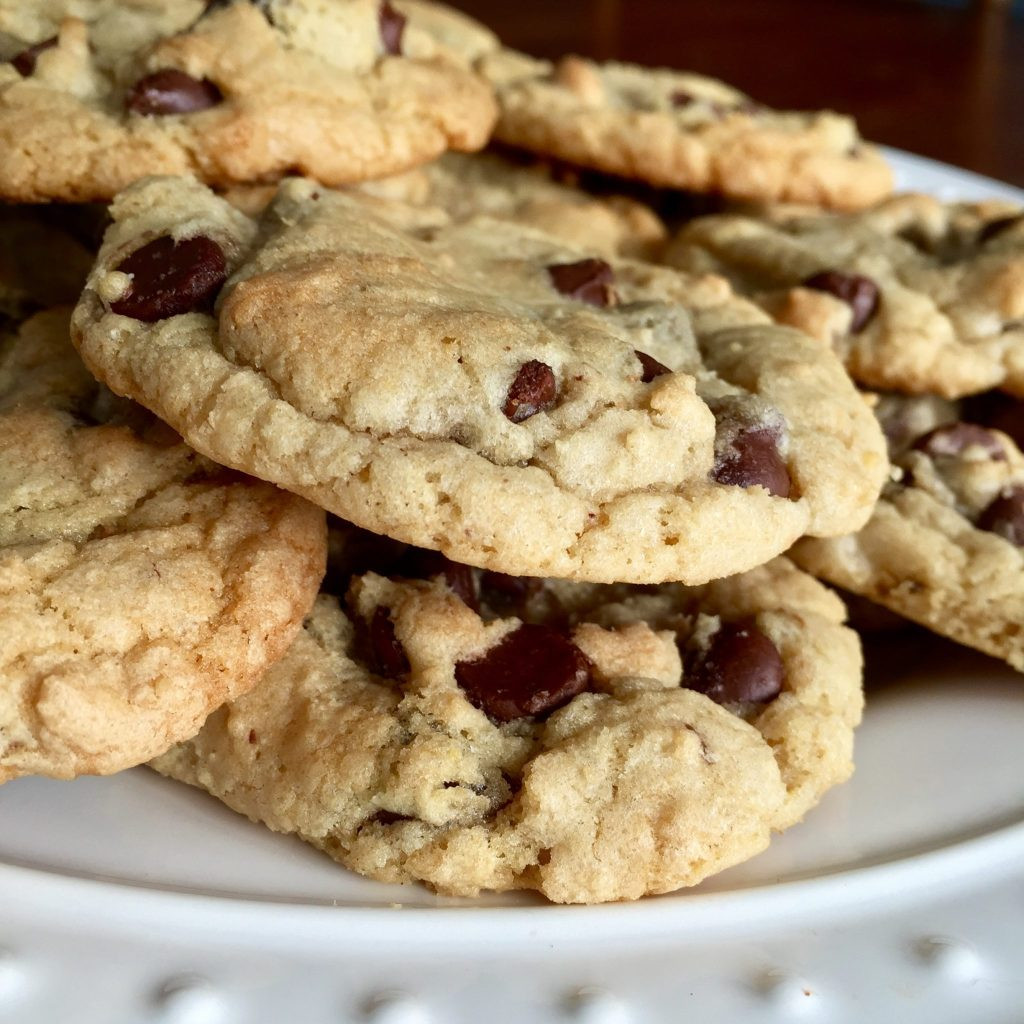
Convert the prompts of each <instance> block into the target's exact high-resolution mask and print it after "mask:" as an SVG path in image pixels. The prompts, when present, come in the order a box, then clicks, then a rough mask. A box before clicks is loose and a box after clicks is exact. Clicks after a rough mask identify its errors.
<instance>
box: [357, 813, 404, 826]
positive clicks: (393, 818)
mask: <svg viewBox="0 0 1024 1024" xmlns="http://www.w3.org/2000/svg"><path fill="white" fill-rule="evenodd" d="M400 821H412V818H410V817H409V815H408V814H396V813H395V812H394V811H378V812H377V813H376V814H375V815H374V816H373V817H372V818H369V819H367V822H364V824H367V823H368V822H373V823H374V824H375V825H395V824H397V823H398V822H400Z"/></svg>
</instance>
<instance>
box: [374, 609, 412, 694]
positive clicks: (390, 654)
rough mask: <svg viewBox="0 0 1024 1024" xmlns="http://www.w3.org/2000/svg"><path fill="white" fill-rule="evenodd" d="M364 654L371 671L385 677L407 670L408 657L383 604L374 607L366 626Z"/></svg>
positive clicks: (389, 614)
mask: <svg viewBox="0 0 1024 1024" xmlns="http://www.w3.org/2000/svg"><path fill="white" fill-rule="evenodd" d="M365 654H366V655H367V660H368V661H369V662H370V667H371V668H372V669H373V671H374V672H376V673H377V675H379V676H384V677H385V678H386V679H397V678H398V677H399V676H402V675H405V673H406V672H408V671H409V659H408V658H407V657H406V656H405V651H404V650H403V649H402V645H401V644H400V643H399V641H398V637H397V636H395V624H394V623H393V622H392V621H391V612H390V611H388V609H387V608H385V607H384V606H383V605H378V606H377V607H376V608H375V609H374V611H373V618H371V619H370V622H369V625H368V626H367V627H366V635H365Z"/></svg>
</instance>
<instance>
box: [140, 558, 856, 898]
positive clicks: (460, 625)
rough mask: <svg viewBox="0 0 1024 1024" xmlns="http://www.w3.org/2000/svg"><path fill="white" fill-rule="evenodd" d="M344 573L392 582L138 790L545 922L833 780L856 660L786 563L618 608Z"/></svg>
mask: <svg viewBox="0 0 1024 1024" xmlns="http://www.w3.org/2000/svg"><path fill="white" fill-rule="evenodd" d="M343 546H344V545H343ZM432 560H433V561H432ZM342 561H343V562H344V561H346V559H345V558H344V557H343V558H342ZM360 561H362V562H363V564H365V563H366V562H367V561H369V562H372V563H374V564H376V565H378V567H381V565H382V563H383V564H385V565H389V569H388V571H389V573H390V574H391V575H392V576H395V577H396V578H394V579H389V578H386V577H385V576H382V575H378V574H377V573H374V572H366V573H364V574H361V575H360V574H357V575H355V576H352V577H351V579H350V581H349V583H348V586H347V597H346V599H345V603H344V604H345V608H346V611H342V610H340V609H339V607H338V604H337V603H336V600H335V598H333V597H327V596H324V597H322V598H321V599H320V601H319V602H318V604H317V606H316V608H315V609H314V612H313V614H312V615H311V616H310V618H309V619H308V620H307V622H306V627H305V630H304V632H303V634H302V635H301V636H300V637H299V639H297V640H296V642H295V644H294V645H293V647H292V649H291V651H290V652H289V654H288V655H287V656H286V657H285V659H284V660H282V661H281V662H280V663H279V664H278V665H277V666H276V667H275V668H274V669H272V670H271V671H270V673H268V675H267V678H266V680H265V681H264V682H263V683H262V684H261V685H260V686H259V687H257V688H256V689H255V690H253V691H252V692H251V693H250V694H248V695H247V696H245V697H243V698H241V699H239V700H238V701H235V702H233V703H232V704H229V705H227V706H226V707H224V708H222V709H220V710H219V711H217V712H215V713H214V714H213V715H212V716H211V717H210V719H209V720H208V721H207V723H206V725H205V726H204V728H203V730H202V731H201V732H200V733H199V735H198V736H196V737H195V738H194V739H193V740H191V741H189V742H186V743H183V744H181V745H179V746H178V747H176V748H174V749H172V750H171V751H169V752H168V753H167V754H165V755H163V756H162V757H160V758H158V759H156V760H155V761H154V762H152V763H151V764H152V767H154V768H156V769H157V771H160V772H162V773H163V774H165V775H169V776H172V777H174V778H176V779H180V780H182V781H184V782H188V783H190V784H192V785H195V786H199V787H201V788H203V789H205V790H207V791H209V792H210V793H212V794H213V795H214V796H216V797H218V798H219V799H221V800H223V801H224V802H225V803H227V804H228V806H230V807H232V808H233V809H234V810H236V811H239V812H241V813H243V814H246V815H248V816H249V817H250V818H252V819H254V820H256V821H261V822H264V823H266V824H267V825H269V826H270V827H271V828H272V829H274V830H276V831H280V832H286V833H294V834H296V835H298V836H299V837H300V838H302V839H304V840H305V841H306V842H309V843H312V844H313V845H314V846H316V847H318V848H320V849H321V850H323V851H324V852H326V853H328V854H329V855H330V856H332V857H333V858H335V859H336V860H338V861H340V862H341V863H342V864H344V865H346V866H348V867H350V868H352V869H354V870H356V871H358V872H360V873H362V874H365V875H368V876H370V877H371V878H376V879H379V880H382V881H387V882H408V881H423V882H426V883H427V884H428V885H429V886H431V887H432V888H434V889H436V890H437V891H438V892H441V893H446V894H453V895H464V896H474V895H477V894H478V893H479V892H480V891H481V890H498V891H503V890H508V889H536V890H538V891H540V892H541V893H543V894H544V895H545V896H547V897H548V898H549V899H551V900H553V901H555V902H560V903H594V902H602V901H607V900H623V899H636V898H639V897H640V896H643V895H645V894H648V893H658V892H668V891H671V890H674V889H677V888H680V887H682V886H686V885H693V884H696V883H697V882H699V881H700V880H701V879H702V878H705V877H707V876H708V875H710V874H712V873H714V872H717V871H720V870H722V869H723V868H725V867H728V866H729V865H731V864H735V863H738V862H739V861H741V860H744V859H747V858H749V857H751V856H753V855H754V854H756V853H758V852H759V851H760V850H762V849H763V848H764V847H765V846H766V845H767V843H768V840H769V836H770V833H771V831H772V830H778V829H782V828H785V827H787V826H788V825H790V824H792V823H793V822H795V821H797V820H799V818H800V817H801V816H802V815H803V814H804V813H805V812H806V810H807V809H808V808H809V807H811V806H812V805H813V804H814V803H816V802H817V801H818V799H819V798H820V797H821V795H822V793H823V792H824V791H825V790H826V789H827V788H828V787H830V786H832V785H834V784H836V783H838V782H841V781H843V780H844V779H845V778H847V777H848V776H849V774H850V771H851V770H852V763H851V760H850V755H851V749H852V735H853V728H854V726H855V725H856V723H857V721H858V720H859V718H860V712H861V703H862V698H861V689H860V672H861V661H860V649H859V646H858V642H857V638H856V636H855V634H854V633H853V632H852V631H851V630H849V629H847V628H845V627H844V626H842V625H841V621H842V617H843V610H842V605H841V603H840V602H839V600H838V599H837V598H836V597H835V596H834V595H833V594H831V593H829V592H828V591H826V590H825V588H823V587H822V586H820V585H819V584H817V583H816V582H815V581H814V580H812V579H811V578H810V577H808V576H805V575H804V574H802V573H800V572H798V571H797V570H796V569H795V568H794V567H793V566H792V565H791V564H790V563H788V562H786V561H785V560H784V559H778V560H776V561H774V562H772V563H770V564H769V565H767V566H762V567H761V568H759V569H756V570H754V571H753V572H752V573H749V574H747V575H745V576H740V577H735V578H733V579H731V580H725V581H720V582H718V583H714V584H711V585H709V586H708V587H706V588H693V589H688V588H685V587H679V586H675V585H668V586H664V587H660V588H643V589H637V588H632V587H627V586H616V587H600V586H594V585H587V584H571V583H565V582H564V581H562V582H558V581H545V580H539V579H520V578H514V577H508V576H502V575H500V574H493V573H486V572H485V573H481V572H479V571H477V570H470V569H469V568H468V567H466V566H461V565H457V564H455V563H451V562H446V561H445V560H444V559H443V558H439V556H437V555H436V554H434V553H432V552H425V551H408V550H402V549H401V546H400V545H391V546H390V549H389V547H388V543H387V542H386V541H384V540H383V539H381V538H377V539H376V540H375V541H374V543H373V545H372V546H371V548H370V550H369V552H368V553H367V552H365V551H364V552H362V553H357V555H356V557H355V558H354V559H352V558H349V559H348V560H347V565H346V567H345V568H344V569H338V571H336V572H335V574H334V575H333V576H329V580H330V581H331V582H332V583H333V584H335V585H336V586H342V587H343V586H345V581H346V574H347V571H348V570H349V569H351V568H352V566H353V565H355V564H358V563H359V562H360ZM410 573H411V574H413V575H418V576H421V577H422V576H425V577H427V579H425V580H424V579H411V578H409V575H407V574H410ZM681 683H682V685H681ZM297 722H301V723H302V728H301V729H297V728H296V725H295V723H297Z"/></svg>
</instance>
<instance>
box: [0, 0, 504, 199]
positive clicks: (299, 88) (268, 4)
mask: <svg viewBox="0 0 1024 1024" xmlns="http://www.w3.org/2000/svg"><path fill="white" fill-rule="evenodd" d="M404 9H405V8H402V9H399V7H394V6H392V5H391V4H390V3H389V2H387V0H382V2H378V0H331V2H329V3H320V2H316V0H259V2H251V3H250V2H246V0H235V2H224V0H218V2H214V3H203V2H202V0H171V2H169V3H166V4H153V3H147V2H143V0H132V2H131V3H128V4H123V3H117V2H114V0H82V2H78V3H70V2H60V3H50V4H44V3H42V2H39V0H35V2H26V3H19V4H6V5H3V6H2V7H0V40H2V43H3V46H4V50H3V51H0V57H2V58H3V59H4V61H5V63H2V64H0V150H2V152H3V153H4V159H3V160H2V161H0V195H2V196H4V197H6V198H14V199H21V200H30V201H38V200H45V199H54V198H56V199H70V200H82V199H109V198H110V197H111V196H113V195H114V194H115V193H116V192H117V191H118V190H119V189H121V188H124V186H126V185H127V184H129V183H130V182H132V181H134V180H136V179H137V178H140V177H142V176H143V175H146V174H158V173H190V174H194V175H196V176H198V177H199V178H201V179H203V180H205V181H209V182H212V183H217V184H222V185H227V184H231V183H233V182H244V181H252V180H255V179H260V178H276V177H280V176H281V175H282V174H283V173H286V172H294V171H295V170H298V171H300V172H302V173H308V174H312V175H314V176H316V177H318V178H320V179H321V180H323V181H327V182H332V183H335V184H340V183H345V182H352V181H360V180H363V179H366V178H372V177H378V176H381V175H385V174H392V173H395V172H397V171H401V170H404V169H406V168H408V167H412V166H415V165H416V164H419V163H422V162H424V161H426V160H430V159H432V158H434V157H435V156H437V155H438V154H440V153H442V152H444V151H445V150H446V149H448V148H454V149H478V148H480V147H481V146H482V145H483V144H484V143H485V142H486V141H487V138H488V135H489V133H490V129H491V125H492V123H493V121H494V117H495V106H494V99H493V96H492V94H491V90H490V88H489V87H488V86H487V84H486V83H485V82H483V81H482V80H481V79H480V78H478V77H477V76H476V75H475V74H474V73H473V72H472V71H470V70H469V69H468V68H467V67H466V66H465V63H464V59H463V58H462V57H461V56H460V54H459V53H456V52H455V51H453V50H452V49H451V48H450V47H449V46H447V45H446V44H445V39H446V38H448V37H450V36H451V35H452V34H453V28H452V27H453V26H454V34H455V35H456V36H457V37H458V38H459V39H460V42H461V47H460V48H461V49H462V50H466V51H468V52H469V53H472V52H475V51H476V50H477V49H479V48H480V47H482V46H487V45H491V43H490V40H491V38H492V37H491V36H490V33H488V32H487V31H486V30H485V29H483V28H482V27H480V26H476V25H475V23H473V22H471V21H470V20H469V19H468V18H465V17H463V16H460V15H458V14H456V13H455V12H446V11H438V12H435V11H433V10H432V5H429V4H420V3H417V4H411V5H409V8H408V13H403V10H404ZM431 32H434V33H436V37H435V36H434V35H432V34H431Z"/></svg>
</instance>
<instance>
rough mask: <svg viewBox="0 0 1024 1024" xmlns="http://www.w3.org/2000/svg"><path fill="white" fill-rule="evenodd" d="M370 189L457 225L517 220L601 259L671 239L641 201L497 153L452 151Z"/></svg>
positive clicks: (635, 254)
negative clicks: (576, 184)
mask: <svg viewBox="0 0 1024 1024" xmlns="http://www.w3.org/2000/svg"><path fill="white" fill-rule="evenodd" d="M362 188H363V189H364V190H365V191H367V192H370V193H371V194H374V195H379V196H382V197H384V198H389V199H397V200H399V201H402V202H407V203H413V204H416V205H420V206H428V205H433V206H440V207H441V208H442V209H443V210H444V211H445V212H446V213H447V214H448V215H449V216H451V217H452V219H453V220H457V221H461V220H469V219H471V218H472V217H476V216H480V215H486V216H489V217H497V218H500V219H502V220H512V221H515V222H517V223H520V224H523V225H525V226H527V227H531V228H537V229H538V230H540V231H545V232H547V233H548V234H552V235H554V236H555V237H557V238H561V239H563V240H564V241H565V242H566V243H567V244H569V245H571V246H574V247H576V248H579V249H586V250H588V251H589V252H593V253H596V254H597V255H600V256H607V257H610V256H616V255H618V256H628V257H631V258H635V259H652V258H654V257H655V256H656V255H657V254H658V253H659V252H660V249H661V247H662V245H663V244H664V242H665V240H666V234H667V232H666V229H665V225H664V224H663V223H662V221H661V219H660V218H659V217H658V215H657V214H656V213H655V212H654V211H653V210H652V209H651V208H650V207H649V206H646V205H645V204H644V203H642V202H639V201H638V200H635V199H630V198H628V197H626V196H615V195H612V196H607V197H605V198H602V199H598V198H595V197H594V196H592V195H589V194H588V193H586V192H584V191H582V190H581V189H578V188H573V187H571V186H569V185H564V184H560V183H558V182H556V181H554V180H552V178H551V176H550V174H549V173H547V172H546V171H545V170H544V169H543V168H542V167H540V166H539V165H538V166H536V167H522V166H517V165H516V164H514V163H512V162H511V161H510V160H506V159H504V158H503V157H501V156H498V155H496V154H493V153H482V154H473V155H465V154H462V153H448V154H446V155H445V156H443V157H442V158H441V159H440V160H437V161H435V162H434V163H432V164H429V165H427V166H425V167H421V168H417V169H416V170H414V171H409V172H408V173H406V174H404V175H400V176H396V177H393V178H386V179H383V180H381V181H373V182H367V183H366V184H365V185H363V186H362Z"/></svg>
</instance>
